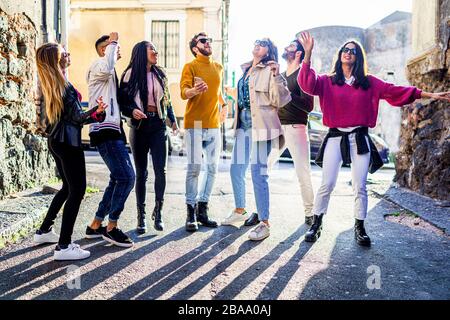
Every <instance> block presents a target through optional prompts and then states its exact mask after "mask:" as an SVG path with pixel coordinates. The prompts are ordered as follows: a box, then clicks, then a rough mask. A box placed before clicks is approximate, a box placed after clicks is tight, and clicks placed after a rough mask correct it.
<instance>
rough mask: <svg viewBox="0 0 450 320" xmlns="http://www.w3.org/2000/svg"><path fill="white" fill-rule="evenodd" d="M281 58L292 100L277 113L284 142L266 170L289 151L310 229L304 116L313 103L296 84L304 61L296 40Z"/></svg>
mask: <svg viewBox="0 0 450 320" xmlns="http://www.w3.org/2000/svg"><path fill="white" fill-rule="evenodd" d="M282 57H283V59H284V60H286V62H287V70H286V72H284V73H283V76H284V78H285V79H286V81H287V86H288V89H289V91H290V92H291V97H292V100H291V101H290V102H289V103H288V104H287V105H285V106H284V107H283V108H280V109H279V110H278V116H279V118H280V122H281V124H282V128H283V132H284V134H285V139H286V144H285V147H284V148H283V149H280V150H279V151H280V152H279V153H278V154H277V153H273V154H272V157H271V158H270V159H269V161H270V166H272V165H273V164H274V163H275V162H276V161H277V160H278V158H279V156H280V155H281V154H283V152H284V151H285V149H286V148H288V149H289V153H290V154H291V156H292V160H293V161H294V167H295V171H296V174H297V179H298V182H299V184H300V190H301V196H302V201H303V208H304V212H305V224H307V225H312V222H313V214H312V209H313V207H314V192H313V187H312V181H311V164H310V146H309V138H308V114H309V113H310V112H311V111H312V110H313V108H314V99H313V97H312V96H310V95H308V94H306V93H304V92H303V91H302V89H300V87H299V85H298V82H297V77H298V73H299V71H300V66H301V63H302V61H303V58H304V57H305V50H304V49H303V46H302V45H301V43H300V42H299V41H298V40H294V41H292V42H291V43H290V44H289V46H287V47H286V48H285V49H284V53H283V55H282Z"/></svg>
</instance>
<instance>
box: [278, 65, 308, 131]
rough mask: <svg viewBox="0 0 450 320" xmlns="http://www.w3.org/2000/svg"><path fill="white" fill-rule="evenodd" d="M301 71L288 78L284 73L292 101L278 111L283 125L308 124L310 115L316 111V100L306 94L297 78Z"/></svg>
mask: <svg viewBox="0 0 450 320" xmlns="http://www.w3.org/2000/svg"><path fill="white" fill-rule="evenodd" d="M299 71H300V69H298V70H296V71H295V72H294V73H292V74H291V75H289V76H287V75H286V72H284V73H283V76H284V78H285V79H286V81H287V86H288V89H289V91H290V92H291V97H292V100H291V102H289V103H288V104H287V105H286V106H284V107H283V108H280V109H279V110H278V116H279V117H280V121H281V124H304V125H306V124H308V114H309V113H310V112H311V111H312V110H313V109H314V98H313V97H312V96H310V95H308V94H306V93H304V92H303V91H302V90H301V89H300V87H299V85H298V83H297V77H298V73H299Z"/></svg>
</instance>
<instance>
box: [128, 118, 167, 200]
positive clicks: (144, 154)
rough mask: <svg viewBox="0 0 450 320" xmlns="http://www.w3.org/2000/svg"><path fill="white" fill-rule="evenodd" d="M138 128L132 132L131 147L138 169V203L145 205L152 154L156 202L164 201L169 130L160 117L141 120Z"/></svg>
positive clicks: (136, 190) (136, 189)
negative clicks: (149, 156) (149, 157)
mask: <svg viewBox="0 0 450 320" xmlns="http://www.w3.org/2000/svg"><path fill="white" fill-rule="evenodd" d="M141 121H142V122H141V124H140V125H139V127H138V128H134V127H132V128H131V130H130V146H131V151H132V152H133V158H134V165H135V167H136V188H135V192H136V203H137V205H138V206H144V205H145V195H146V190H147V189H146V182H147V179H148V169H147V166H148V155H149V153H151V156H152V164H153V171H154V174H155V184H154V186H155V200H156V201H163V200H164V193H165V191H166V169H167V156H168V145H167V128H166V123H165V121H163V120H161V119H160V118H159V117H158V116H154V117H148V118H147V119H143V120H141Z"/></svg>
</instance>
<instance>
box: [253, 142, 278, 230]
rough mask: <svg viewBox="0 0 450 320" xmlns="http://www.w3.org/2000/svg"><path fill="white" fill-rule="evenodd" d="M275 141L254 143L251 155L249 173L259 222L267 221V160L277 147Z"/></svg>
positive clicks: (268, 204) (268, 208)
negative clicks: (250, 173) (250, 172)
mask: <svg viewBox="0 0 450 320" xmlns="http://www.w3.org/2000/svg"><path fill="white" fill-rule="evenodd" d="M277 141H278V138H277V139H274V140H268V141H255V142H253V146H252V153H251V171H252V181H253V191H254V193H255V201H256V209H257V211H258V217H259V220H260V221H266V220H269V216H270V212H269V210H270V202H269V195H270V193H269V173H268V166H267V162H268V158H269V155H270V153H271V152H272V150H273V149H274V148H275V147H276V145H277V143H276V142H277Z"/></svg>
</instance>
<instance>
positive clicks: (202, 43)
mask: <svg viewBox="0 0 450 320" xmlns="http://www.w3.org/2000/svg"><path fill="white" fill-rule="evenodd" d="M211 45H212V40H211V38H209V37H208V36H207V35H206V33H204V32H201V33H199V34H197V35H195V36H194V37H193V38H192V40H191V41H190V43H189V47H190V49H191V52H192V54H193V55H194V57H195V59H194V60H193V61H191V62H189V63H187V64H186V65H185V66H184V68H183V72H182V75H181V80H180V89H181V98H182V99H184V100H188V103H187V106H186V111H185V115H184V128H185V129H186V154H187V160H188V168H187V173H186V205H187V218H186V230H187V231H190V232H195V231H197V230H198V223H200V224H202V225H204V226H206V227H210V228H216V227H217V223H216V222H215V221H212V220H210V219H209V217H208V202H209V197H210V195H211V192H212V188H213V185H214V181H215V177H216V174H217V171H218V163H219V158H220V152H221V134H220V126H221V123H222V122H223V121H225V118H226V115H227V113H228V108H227V106H226V104H225V101H224V99H223V97H222V92H221V87H222V76H223V67H222V65H220V64H219V63H217V62H215V61H213V60H212V58H211V55H212V47H211ZM219 105H220V106H221V108H219ZM203 153H204V154H205V161H206V165H207V166H206V167H207V172H206V174H205V177H204V181H202V183H201V188H200V190H199V188H198V177H199V175H200V169H201V164H202V155H203Z"/></svg>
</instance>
